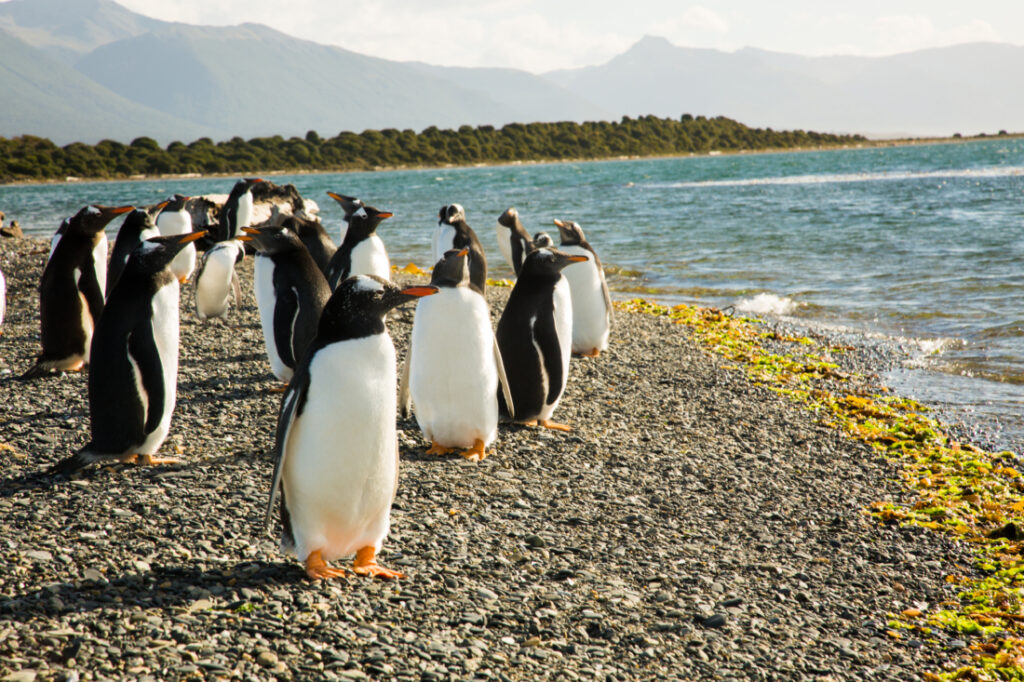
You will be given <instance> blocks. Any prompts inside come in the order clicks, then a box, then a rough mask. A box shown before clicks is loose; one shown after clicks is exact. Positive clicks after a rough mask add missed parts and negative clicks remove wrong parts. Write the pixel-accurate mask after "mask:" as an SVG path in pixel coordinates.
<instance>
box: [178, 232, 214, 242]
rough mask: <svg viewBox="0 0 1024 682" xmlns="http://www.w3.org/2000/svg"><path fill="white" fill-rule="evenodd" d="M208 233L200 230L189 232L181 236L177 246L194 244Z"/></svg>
mask: <svg viewBox="0 0 1024 682" xmlns="http://www.w3.org/2000/svg"><path fill="white" fill-rule="evenodd" d="M209 233H210V231H209V230H200V231H199V232H189V233H188V234H185V235H182V236H181V239H179V240H178V243H179V244H188V243H189V242H194V241H195V240H197V239H202V238H203V237H205V236H206V235H208V234H209Z"/></svg>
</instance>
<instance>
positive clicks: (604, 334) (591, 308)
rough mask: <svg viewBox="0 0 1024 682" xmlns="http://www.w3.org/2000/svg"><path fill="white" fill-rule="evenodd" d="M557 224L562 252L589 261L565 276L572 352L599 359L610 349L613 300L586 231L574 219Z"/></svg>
mask: <svg viewBox="0 0 1024 682" xmlns="http://www.w3.org/2000/svg"><path fill="white" fill-rule="evenodd" d="M555 225H556V226H557V227H558V232H559V234H560V235H561V238H562V244H561V246H559V250H561V251H563V252H564V253H568V254H571V255H575V256H585V257H586V259H587V262H586V263H581V264H579V265H573V266H572V267H569V268H566V269H565V271H564V272H563V273H562V274H563V275H564V276H565V279H566V280H568V282H569V290H570V291H571V292H572V352H573V353H579V354H580V355H585V356H587V357H597V356H598V355H600V354H601V351H603V350H608V334H609V332H610V330H611V324H612V297H611V294H610V293H609V292H608V283H607V282H606V281H605V278H604V268H602V267H601V259H600V258H598V257H597V252H596V251H594V247H592V246H591V245H590V242H588V241H587V238H586V237H585V236H584V235H583V228H581V227H580V226H579V225H578V224H577V223H574V222H573V221H571V220H555Z"/></svg>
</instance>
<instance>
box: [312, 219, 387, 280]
mask: <svg viewBox="0 0 1024 682" xmlns="http://www.w3.org/2000/svg"><path fill="white" fill-rule="evenodd" d="M392 215H393V214H392V213H388V212H387V211H378V210H377V209H375V208H374V207H373V206H365V205H364V206H360V207H359V208H358V209H357V210H356V211H355V212H354V213H353V214H352V216H351V218H350V219H349V221H348V229H347V230H346V231H345V239H344V241H342V243H341V246H340V247H338V250H337V251H336V252H335V253H334V255H333V256H332V257H331V262H330V263H329V264H328V265H327V283H328V284H329V285H330V287H331V290H332V291H333V290H334V289H337V288H338V284H340V283H341V282H343V281H345V280H346V279H348V278H349V277H350V276H352V275H376V276H377V277H380V278H382V279H391V261H389V260H388V252H387V250H386V249H385V248H384V242H383V241H381V238H380V237H379V236H377V226H378V225H380V223H381V221H383V220H385V219H387V218H390V217H391V216H392Z"/></svg>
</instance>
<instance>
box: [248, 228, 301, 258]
mask: <svg viewBox="0 0 1024 682" xmlns="http://www.w3.org/2000/svg"><path fill="white" fill-rule="evenodd" d="M242 231H243V232H245V234H244V235H241V236H239V237H236V239H237V240H238V241H241V242H252V243H253V246H255V247H256V250H257V251H259V252H260V253H261V254H263V255H265V256H273V255H276V254H279V253H286V252H288V251H293V250H295V249H304V248H306V247H305V246H303V245H302V241H300V240H299V236H298V235H297V234H295V233H294V232H292V231H291V230H289V229H287V228H285V227H283V226H282V225H264V226H263V227H243V228H242Z"/></svg>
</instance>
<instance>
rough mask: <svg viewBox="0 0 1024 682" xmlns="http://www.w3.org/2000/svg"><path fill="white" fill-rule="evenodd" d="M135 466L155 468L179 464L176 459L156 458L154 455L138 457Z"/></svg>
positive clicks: (178, 460)
mask: <svg viewBox="0 0 1024 682" xmlns="http://www.w3.org/2000/svg"><path fill="white" fill-rule="evenodd" d="M136 464H138V465H139V466H144V467H155V466H160V465H163V464H181V460H180V459H178V458H177V457H156V456H154V455H139V459H138V460H137V461H136Z"/></svg>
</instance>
